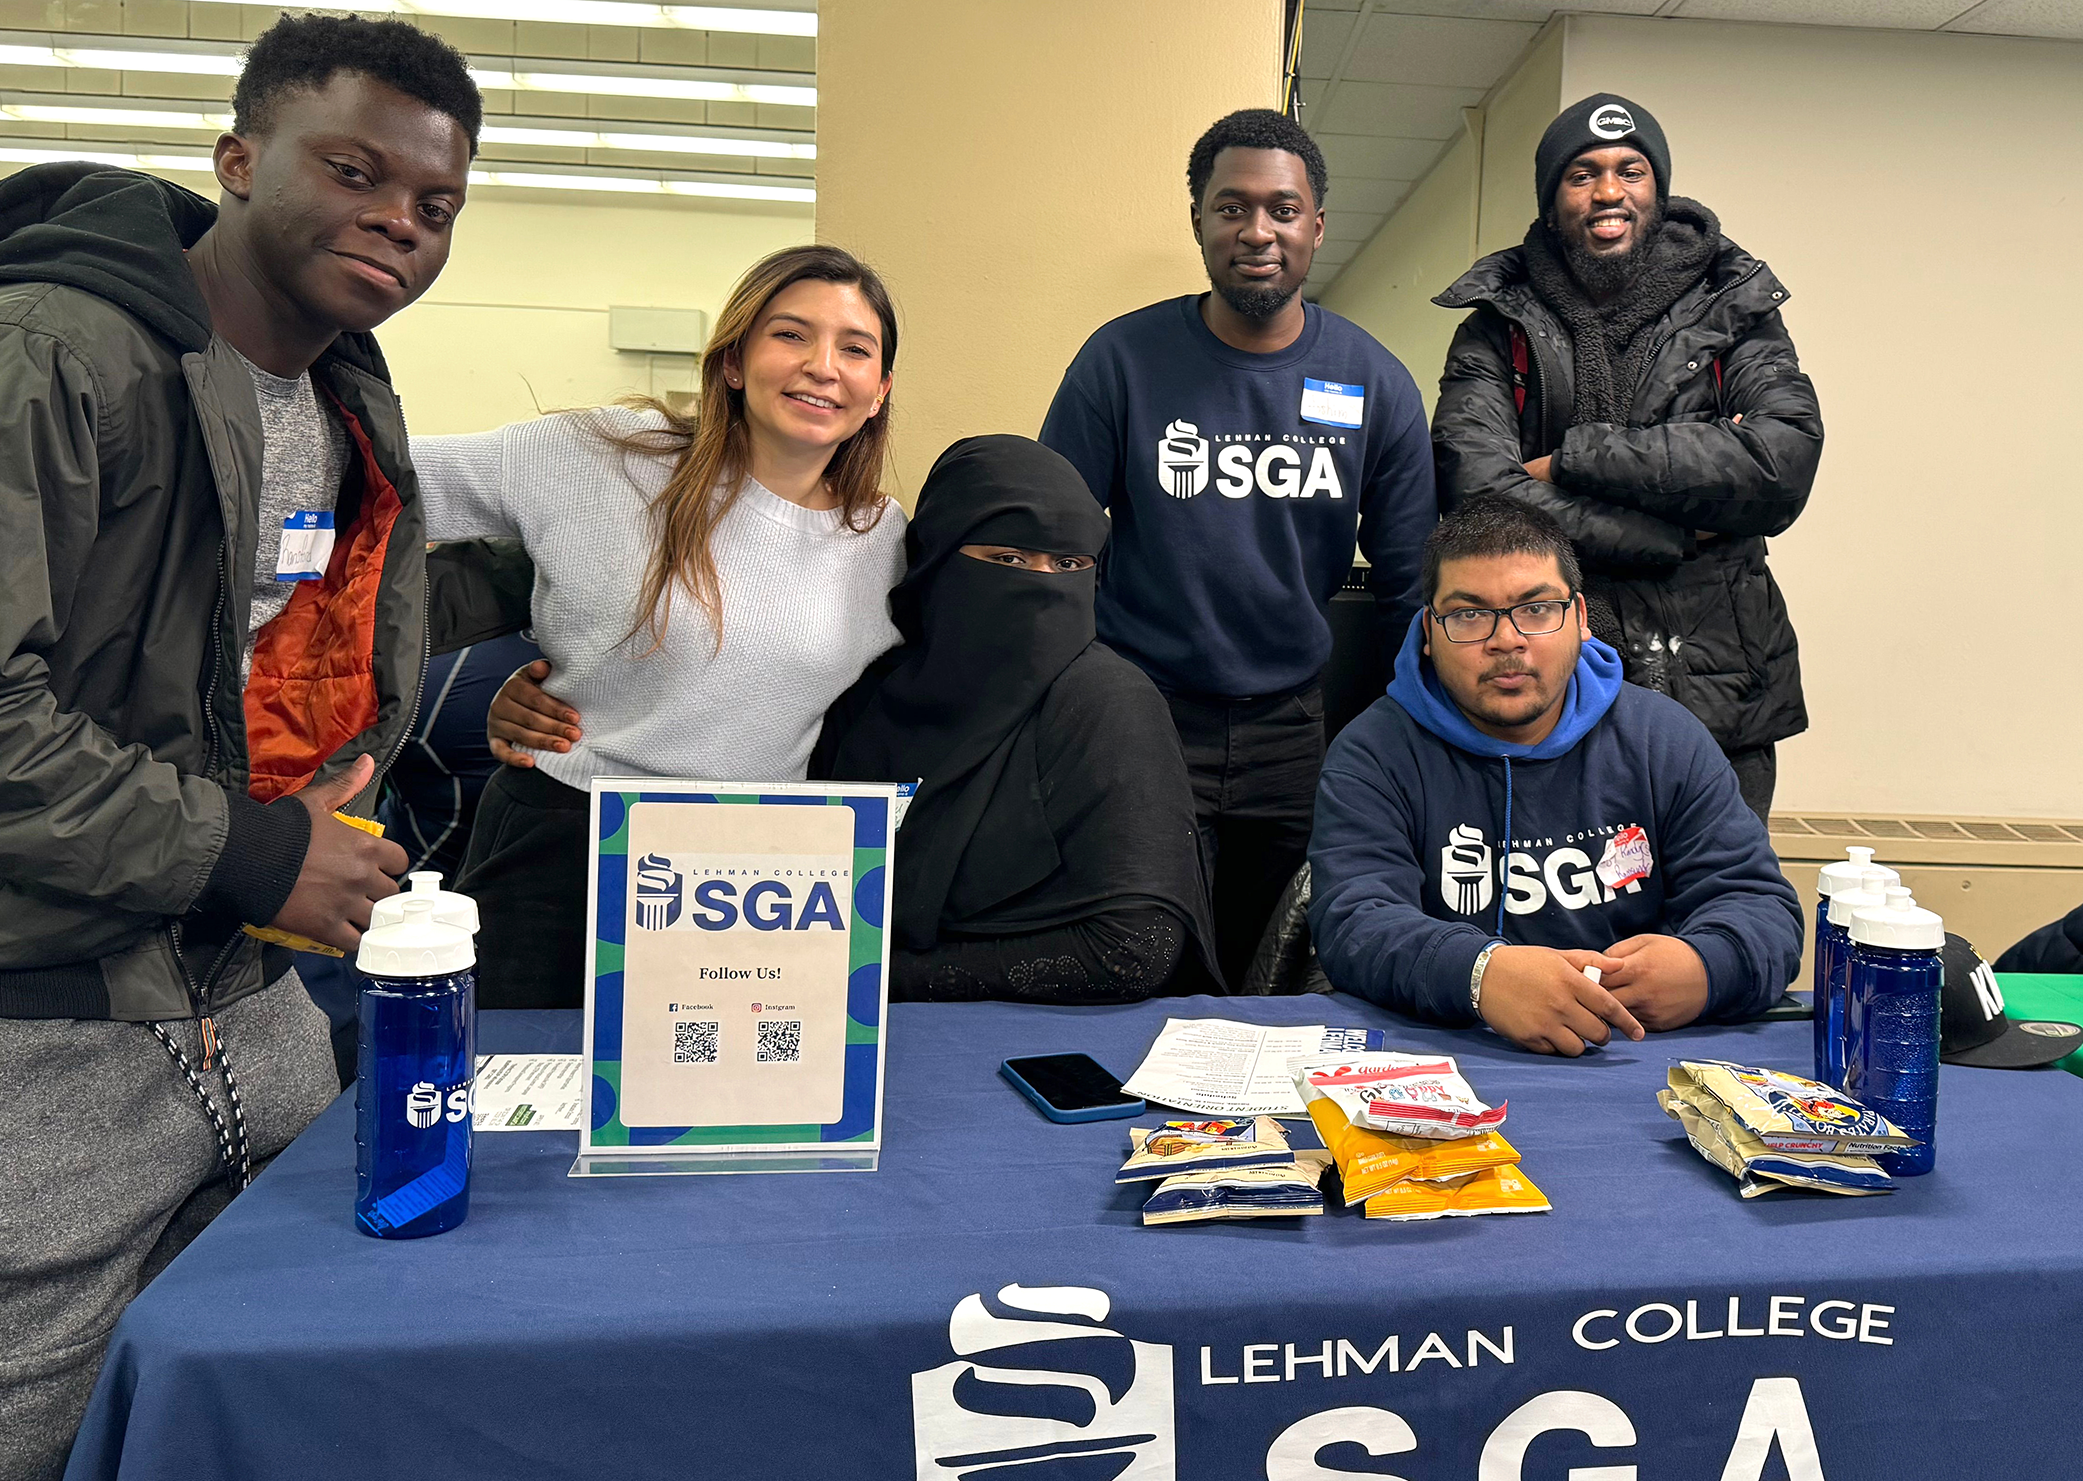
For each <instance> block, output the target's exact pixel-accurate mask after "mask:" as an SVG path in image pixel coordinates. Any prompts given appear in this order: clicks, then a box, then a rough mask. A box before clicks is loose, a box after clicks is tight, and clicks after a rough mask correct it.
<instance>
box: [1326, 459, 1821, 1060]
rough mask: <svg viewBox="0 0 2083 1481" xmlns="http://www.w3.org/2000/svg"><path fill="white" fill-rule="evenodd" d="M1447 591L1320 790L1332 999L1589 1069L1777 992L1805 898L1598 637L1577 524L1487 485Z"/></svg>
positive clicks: (1734, 792)
mask: <svg viewBox="0 0 2083 1481" xmlns="http://www.w3.org/2000/svg"><path fill="white" fill-rule="evenodd" d="M1423 579H1424V588H1423V589H1424V592H1425V596H1426V602H1427V605H1426V607H1425V609H1424V610H1423V611H1421V612H1420V613H1419V615H1418V617H1417V618H1416V619H1415V620H1414V621H1413V622H1412V623H1411V626H1410V632H1409V635H1408V637H1407V638H1406V639H1405V641H1404V645H1403V651H1402V652H1401V653H1400V654H1399V655H1398V656H1397V659H1396V677H1395V680H1394V681H1393V682H1392V683H1391V684H1390V685H1389V692H1388V695H1387V697H1385V698H1383V699H1379V700H1377V701H1375V703H1374V705H1373V707H1372V708H1370V709H1369V710H1367V711H1366V713H1364V714H1363V715H1361V716H1360V717H1359V718H1358V719H1356V720H1354V721H1353V722H1352V724H1351V725H1349V726H1347V727H1346V729H1345V731H1344V732H1343V733H1342V734H1341V735H1340V736H1339V737H1338V741H1337V744H1336V745H1334V746H1333V747H1332V748H1331V754H1330V756H1329V757H1328V758H1327V759H1326V760H1325V762H1324V767H1323V780H1322V783H1321V785H1320V787H1319V789H1318V793H1317V803H1316V833H1315V837H1314V839H1313V840H1312V841H1311V844H1310V849H1309V860H1310V867H1311V883H1312V886H1313V890H1314V898H1313V899H1312V901H1311V904H1310V910H1309V926H1310V931H1311V934H1312V935H1313V937H1314V938H1315V943H1316V950H1317V955H1318V958H1319V959H1320V960H1321V962H1322V964H1323V968H1324V971H1325V973H1326V974H1327V975H1328V976H1329V977H1330V979H1331V982H1332V984H1333V985H1334V986H1336V987H1337V988H1339V989H1340V990H1341V991H1344V992H1353V993H1358V994H1360V995H1361V996H1362V997H1366V998H1370V999H1372V1000H1373V1001H1375V1002H1377V1003H1381V1004H1384V1005H1385V1006H1388V1007H1391V1008H1396V1009H1399V1010H1401V1011H1403V1012H1406V1013H1411V1014H1414V1015H1416V1016H1418V1017H1420V1018H1425V1019H1429V1020H1431V1021H1433V1022H1437V1023H1446V1024H1466V1025H1474V1024H1476V1023H1479V1022H1480V1023H1487V1024H1489V1025H1490V1027H1492V1028H1494V1029H1496V1030H1497V1032H1499V1033H1500V1034H1502V1035H1504V1036H1505V1037H1506V1038H1508V1039H1510V1040H1512V1041H1513V1042H1514V1043H1517V1044H1520V1045H1523V1046H1524V1047H1526V1048H1528V1049H1533V1050H1536V1051H1539V1052H1542V1053H1550V1054H1567V1055H1577V1054H1581V1053H1583V1051H1584V1048H1585V1046H1586V1045H1587V1044H1604V1043H1606V1042H1607V1040H1608V1039H1609V1038H1610V1036H1611V1034H1612V1031H1613V1030H1614V1029H1619V1030H1620V1031H1621V1032H1622V1033H1624V1034H1626V1035H1627V1036H1628V1037H1629V1038H1631V1039H1639V1038H1641V1037H1642V1034H1643V1031H1644V1030H1645V1029H1648V1030H1663V1029H1674V1028H1681V1027H1683V1026H1684V1025H1686V1024H1688V1023H1692V1022H1694V1021H1696V1020H1699V1019H1708V1020H1723V1021H1728V1020H1735V1019H1741V1018H1746V1017H1750V1016H1752V1015H1754V1014H1756V1013H1758V1012H1761V1011H1762V1010H1763V1009H1765V1008H1767V1007H1769V1006H1770V1005H1771V1004H1772V1003H1773V1002H1775V1001H1777V999H1778V997H1779V995H1780V993H1781V992H1782V991H1783V990H1784V989H1785V987H1786V985H1787V983H1788V982H1790V981H1791V980H1792V979H1793V977H1794V975H1795V973H1796V971H1797V970H1798V968H1799V964H1800V958H1801V930H1802V921H1801V910H1800V906H1799V905H1798V903H1797V902H1796V897H1795V895H1794V890H1793V887H1792V886H1791V885H1789V884H1788V883H1787V882H1786V880H1785V878H1784V877H1783V876H1782V875H1781V874H1780V872H1779V861H1778V859H1777V858H1775V857H1774V855H1773V853H1772V847H1771V843H1770V841H1769V840H1768V839H1767V837H1766V834H1765V828H1764V825H1763V824H1762V823H1760V822H1759V821H1758V818H1757V814H1756V813H1754V812H1752V811H1751V810H1750V808H1749V807H1747V806H1746V805H1745V804H1744V801H1743V797H1742V793H1741V792H1740V790H1739V789H1738V787H1737V783H1736V775H1735V772H1734V771H1732V770H1731V769H1730V766H1729V763H1728V760H1727V759H1726V758H1725V757H1724V756H1723V755H1722V753H1721V749H1720V748H1719V747H1718V746H1716V745H1715V743H1714V740H1713V738H1712V737H1711V736H1709V735H1708V733H1707V730H1706V727H1705V726H1703V725H1702V724H1701V723H1700V722H1699V721H1698V720H1696V719H1694V718H1693V717H1692V715H1690V714H1689V713H1687V712H1686V710H1685V709H1684V708H1683V707H1682V706H1680V705H1679V704H1678V703H1677V702H1675V701H1674V700H1671V699H1669V698H1667V697H1666V696H1664V695H1661V694H1654V693H1651V692H1650V691H1649V690H1646V689H1638V688H1636V687H1635V686H1634V685H1632V684H1627V683H1623V682H1622V681H1621V678H1620V659H1619V656H1618V655H1617V654H1615V653H1614V651H1613V650H1612V649H1611V648H1609V647H1607V646H1606V645H1605V644H1604V643H1602V642H1600V641H1598V640H1597V639H1596V638H1594V637H1592V636H1591V633H1590V627H1589V625H1588V622H1587V619H1586V615H1585V610H1584V597H1583V592H1582V576H1581V574H1580V572H1579V570H1578V567H1577V561H1576V557H1575V555H1574V554H1573V553H1572V551H1571V548H1570V543H1569V540H1568V537H1567V536H1565V535H1564V534H1563V532H1562V527H1561V526H1560V525H1559V524H1557V523H1556V521H1555V520H1554V518H1553V517H1552V516H1550V515H1548V514H1546V513H1545V512H1543V511H1541V510H1538V509H1535V508H1533V507H1532V506H1530V505H1527V504H1522V503H1520V502H1519V501H1518V500H1516V499H1513V498H1510V497H1508V496H1506V495H1502V494H1485V495H1480V496H1478V497H1476V498H1472V499H1470V500H1468V501H1467V502H1466V503H1465V504H1463V505H1462V506H1461V508H1460V509H1458V510H1456V511H1455V512H1454V513H1453V514H1452V515H1450V516H1449V517H1448V518H1447V519H1446V520H1444V521H1443V522H1442V523H1441V524H1440V525H1439V527H1438V528H1437V529H1436V530H1435V531H1434V532H1433V534H1432V536H1431V538H1430V539H1429V540H1428V541H1427V542H1426V545H1425V566H1424V578H1423ZM1586 969H1593V971H1595V973H1596V976H1594V975H1589V974H1587V970H1586Z"/></svg>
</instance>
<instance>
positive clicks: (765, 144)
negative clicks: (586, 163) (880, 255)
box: [0, 93, 817, 159]
mask: <svg viewBox="0 0 2083 1481" xmlns="http://www.w3.org/2000/svg"><path fill="white" fill-rule="evenodd" d="M0 117H4V118H19V119H21V120H22V121H23V122H24V123H73V124H91V125H94V126H96V127H107V128H135V129H195V130H198V131H200V132H204V133H223V132H224V131H225V130H227V129H229V128H230V127H231V126H232V116H231V115H230V114H229V113H213V112H210V111H208V110H207V109H203V108H194V109H174V108H168V107H165V106H154V105H153V104H150V103H146V104H137V105H133V104H130V103H127V102H118V101H116V100H114V99H111V100H109V101H108V102H106V103H101V104H96V105H87V104H82V103H78V102H75V101H72V99H71V98H70V97H68V95H66V94H64V93H55V94H54V93H17V94H14V95H12V96H0ZM492 117H493V118H496V119H499V121H498V122H496V123H495V122H491V121H487V122H486V124H485V126H484V129H483V132H482V133H481V134H480V135H479V138H480V139H481V140H482V141H483V142H485V143H487V144H519V145H525V146H527V147H530V148H535V149H632V150H639V151H644V152H648V153H656V154H706V155H713V156H718V157H725V158H738V159H816V158H817V143H816V140H815V138H814V137H813V136H812V135H810V134H809V133H807V132H804V131H801V130H782V129H769V130H754V129H743V130H735V129H723V130H722V131H721V132H718V131H717V130H716V129H715V128H713V127H712V128H709V129H700V128H688V129H686V130H685V131H682V130H678V129H675V128H674V127H673V126H672V125H670V124H666V125H653V126H652V127H651V129H646V128H645V127H644V126H642V125H629V124H623V125H622V126H621V127H619V128H615V129H603V128H572V127H570V126H569V122H580V121H582V120H571V121H569V122H568V121H567V120H564V119H544V118H515V117H512V116H506V117H501V116H500V115H498V114H494V115H492ZM617 122H618V123H619V122H620V120H617ZM653 130H657V131H653Z"/></svg>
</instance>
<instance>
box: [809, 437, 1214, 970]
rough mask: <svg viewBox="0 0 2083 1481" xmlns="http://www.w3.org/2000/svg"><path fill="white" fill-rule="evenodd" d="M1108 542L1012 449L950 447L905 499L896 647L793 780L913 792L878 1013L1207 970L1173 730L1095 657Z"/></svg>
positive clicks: (1203, 920) (1042, 462)
mask: <svg viewBox="0 0 2083 1481" xmlns="http://www.w3.org/2000/svg"><path fill="white" fill-rule="evenodd" d="M1107 529H1108V522H1107V517H1106V514H1105V513H1104V511H1102V510H1101V508H1100V506H1099V504H1098V501H1096V500H1095V499H1094V498H1093V497H1092V495H1091V493H1090V491H1089V490H1087V489H1086V487H1085V484H1084V481H1083V480H1082V479H1081V478H1080V477H1079V476H1078V473H1077V470H1076V469H1074V468H1072V467H1071V465H1070V464H1069V463H1068V462H1066V461H1065V460H1064V459H1063V458H1062V457H1060V456H1058V455H1057V454H1056V453H1053V452H1051V451H1049V450H1048V449H1047V448H1045V447H1043V446H1041V445H1040V444H1039V443H1036V442H1031V441H1029V440H1027V439H1026V438H1024V437H972V438H968V439H966V440H964V441H962V442H958V443H956V444H955V445H954V446H953V447H951V448H949V449H948V450H947V451H946V452H945V453H943V454H942V455H941V457H940V459H939V461H938V462H936V463H935V464H934V465H933V471H932V472H931V473H930V474H929V475H928V476H927V478H926V482H925V485H924V486H923V487H922V488H921V490H920V492H919V499H918V507H917V510H916V512H915V513H914V514H913V516H912V519H911V524H910V527H909V529H908V530H907V532H906V536H905V547H906V551H907V554H908V556H909V569H908V571H907V573H906V575H905V577H904V579H903V581H902V582H900V583H899V584H898V586H897V588H896V590H895V591H894V592H892V593H891V597H890V601H891V613H892V616H893V618H894V619H895V622H896V625H897V628H898V630H899V631H900V632H902V633H903V635H904V643H903V645H902V646H901V647H899V648H896V649H894V650H892V651H891V652H890V653H888V654H886V655H885V656H884V657H883V658H882V659H880V660H878V661H877V662H876V663H875V664H874V665H872V666H871V667H870V668H869V670H868V672H867V673H866V674H864V675H862V677H861V679H860V681H859V682H858V683H856V684H855V685H854V687H853V688H852V689H851V690H849V691H848V692H847V693H846V694H845V695H843V696H841V698H840V699H839V701H838V702H837V703H836V704H834V705H833V706H832V709H831V711H830V713H829V714H828V715H827V716H826V719H825V728H824V734H823V736H822V738H821V739H820V740H819V742H818V747H817V751H816V754H815V755H814V756H813V757H812V759H811V772H812V775H818V776H829V777H832V778H835V779H843V780H856V781H896V782H902V781H917V782H919V784H920V785H919V789H918V792H917V795H916V796H915V797H914V798H913V799H912V802H911V807H910V810H909V812H908V813H907V815H906V817H905V821H904V826H903V829H902V831H901V832H900V833H899V834H898V837H897V849H896V860H895V865H896V882H895V908H894V917H895V932H894V934H895V947H896V949H895V950H894V951H893V952H892V954H891V983H890V985H891V995H892V996H893V997H895V998H898V999H932V1000H959V999H973V998H1017V999H1023V1000H1028V1001H1041V1002H1103V1001H1122V1000H1126V999H1133V998H1140V997H1145V996H1148V995H1150V994H1151V993H1153V992H1159V991H1162V990H1164V989H1165V988H1166V986H1167V985H1168V984H1169V983H1170V982H1171V981H1172V980H1173V978H1174V976H1175V973H1176V972H1177V970H1178V968H1179V967H1180V965H1181V963H1182V962H1183V961H1188V960H1189V959H1190V960H1191V961H1192V963H1193V964H1194V965H1195V966H1198V967H1203V968H1204V967H1205V965H1206V963H1207V962H1208V961H1209V960H1211V959H1212V958H1211V953H1210V952H1209V951H1208V950H1207V943H1208V942H1209V941H1210V940H1212V938H1213V932H1212V930H1211V929H1210V926H1209V919H1208V906H1207V896H1206V890H1205V887H1204V886H1203V883H1202V880H1201V873H1200V861H1199V860H1200V856H1199V851H1198V848H1197V846H1196V843H1195V837H1194V813H1193V800H1192V794H1191V792H1190V790H1189V787H1188V783H1187V780H1186V770H1185V765H1184V763H1183V762H1182V761H1181V759H1180V755H1179V740H1178V733H1177V731H1176V730H1175V729H1174V727H1173V725H1172V720H1171V714H1170V711H1169V710H1168V709H1167V708H1166V706H1165V703H1164V700H1163V698H1162V697H1161V696H1160V695H1159V694H1158V692H1157V689H1156V687H1155V686H1154V685H1152V684H1151V682H1150V680H1149V679H1148V678H1147V677H1146V676H1145V675H1144V674H1143V673H1142V671H1141V670H1140V669H1137V668H1136V667H1135V666H1134V665H1132V664H1130V663H1129V662H1128V661H1127V660H1125V659H1123V658H1121V657H1119V656H1118V655H1116V654H1115V653H1114V652H1113V651H1112V650H1111V649H1109V648H1107V647H1106V646H1105V645H1104V644H1102V643H1099V642H1096V641H1095V640H1094V636H1093V615H1092V607H1093V598H1094V595H1095V592H1096V589H1097V570H1096V567H1095V564H1094V563H1095V561H1096V559H1097V557H1098V555H1099V552H1100V550H1101V548H1102V547H1103V546H1104V545H1105V544H1106V539H1107ZM1188 975H1189V977H1190V978H1191V979H1192V980H1193V981H1195V982H1196V983H1202V984H1205V983H1206V982H1207V981H1208V980H1209V979H1207V978H1205V977H1203V976H1202V975H1201V974H1200V972H1199V971H1194V972H1190V973H1189V974H1188Z"/></svg>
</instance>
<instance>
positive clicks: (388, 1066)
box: [354, 896, 477, 1239]
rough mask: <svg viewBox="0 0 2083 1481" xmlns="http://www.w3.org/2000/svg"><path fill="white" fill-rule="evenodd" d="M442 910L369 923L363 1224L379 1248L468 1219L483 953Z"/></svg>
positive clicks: (413, 900)
mask: <svg viewBox="0 0 2083 1481" xmlns="http://www.w3.org/2000/svg"><path fill="white" fill-rule="evenodd" d="M386 903H388V902H386ZM435 910H436V907H435V903H434V901H432V900H430V899H426V898H423V897H414V896H408V897H406V898H405V899H404V900H403V901H402V902H401V903H400V904H399V905H397V906H394V907H392V910H391V911H387V912H386V913H385V916H384V917H383V919H382V920H381V921H375V920H372V921H371V923H370V927H369V930H368V931H367V932H365V933H364V934H363V936H362V945H361V950H360V952H359V953H358V954H357V955H356V957H355V966H356V968H357V969H358V970H359V971H360V972H361V974H362V976H363V977H364V978H365V979H367V980H366V981H365V982H364V983H363V984H362V993H361V1054H360V1061H359V1069H358V1074H357V1078H356V1081H355V1199H354V1222H355V1227H357V1228H358V1229H360V1230H361V1231H362V1233H364V1234H372V1235H374V1236H376V1237H377V1238H378V1239H417V1238H419V1237H420V1236H421V1235H423V1234H440V1233H442V1232H443V1231H444V1230H448V1229H453V1228H455V1227H456V1225H458V1224H460V1223H462V1222H463V1219H464V1217H465V1215H467V1214H468V1213H469V1212H470V1092H471V1088H472V1085H473V1083H474V1081H475V1080H476V1078H477V1058H476V1049H477V980H476V975H475V972H474V970H473V969H474V968H475V967H476V965H477V952H476V949H475V947H474V946H473V944H472V942H471V939H470V933H469V932H468V931H465V930H462V929H460V928H459V927H457V926H453V925H444V924H442V923H441V922H440V921H438V920H436V919H435ZM393 916H395V918H393Z"/></svg>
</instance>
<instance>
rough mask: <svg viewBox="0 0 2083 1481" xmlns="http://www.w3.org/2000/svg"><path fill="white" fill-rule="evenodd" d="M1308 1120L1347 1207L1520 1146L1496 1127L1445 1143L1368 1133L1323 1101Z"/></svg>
mask: <svg viewBox="0 0 2083 1481" xmlns="http://www.w3.org/2000/svg"><path fill="white" fill-rule="evenodd" d="M1309 1119H1310V1120H1311V1121H1312V1122H1314V1123H1315V1125H1316V1130H1317V1134H1318V1135H1319V1136H1321V1137H1322V1138H1323V1139H1324V1145H1325V1146H1326V1147H1328V1148H1329V1149H1330V1151H1331V1156H1332V1157H1333V1158H1335V1159H1336V1160H1337V1163H1338V1177H1339V1180H1340V1181H1341V1182H1342V1183H1343V1184H1344V1185H1345V1206H1346V1207H1347V1208H1351V1207H1352V1206H1353V1205H1354V1204H1356V1203H1365V1202H1366V1201H1367V1200H1368V1199H1369V1198H1371V1197H1373V1196H1374V1195H1375V1194H1377V1193H1379V1192H1381V1191H1382V1190H1383V1189H1384V1188H1389V1187H1393V1186H1394V1185H1395V1184H1397V1183H1400V1182H1403V1181H1405V1180H1406V1179H1413V1180H1420V1181H1422V1180H1426V1179H1435V1178H1455V1177H1460V1176H1462V1175H1464V1174H1466V1173H1471V1172H1480V1171H1481V1170H1482V1169H1484V1168H1486V1167H1502V1166H1505V1165H1507V1164H1509V1163H1514V1162H1517V1161H1518V1160H1519V1152H1518V1149H1517V1148H1515V1147H1514V1146H1513V1145H1512V1144H1511V1143H1510V1142H1508V1141H1506V1140H1505V1139H1504V1138H1503V1137H1502V1136H1499V1135H1498V1134H1497V1133H1496V1132H1494V1131H1486V1132H1484V1133H1482V1134H1481V1135H1480V1136H1467V1137H1461V1138H1458V1139H1457V1140H1454V1141H1449V1142H1442V1141H1435V1140H1433V1139H1432V1138H1430V1137H1420V1136H1402V1135H1399V1134H1398V1133H1396V1132H1393V1131H1369V1130H1368V1129H1367V1128H1365V1127H1363V1126H1354V1125H1353V1124H1352V1123H1351V1122H1350V1121H1348V1120H1347V1119H1346V1118H1345V1117H1344V1116H1343V1115H1342V1114H1341V1113H1340V1112H1339V1109H1338V1107H1337V1106H1336V1105H1335V1104H1333V1103H1332V1102H1331V1101H1329V1100H1323V1099H1319V1100H1313V1101H1311V1102H1310V1103H1309Z"/></svg>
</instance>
